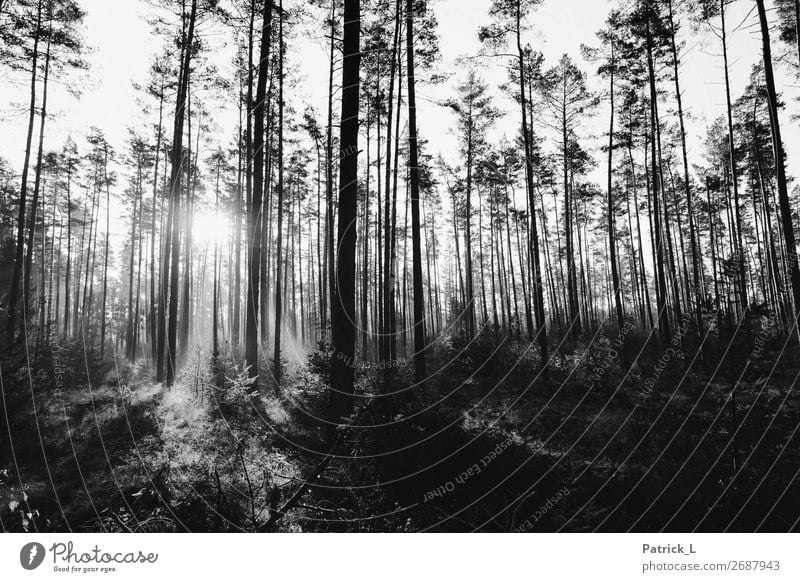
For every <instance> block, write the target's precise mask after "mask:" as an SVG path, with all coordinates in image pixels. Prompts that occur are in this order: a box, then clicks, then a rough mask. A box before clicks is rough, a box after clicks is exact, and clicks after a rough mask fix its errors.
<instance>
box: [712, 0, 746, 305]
mask: <svg viewBox="0 0 800 582" xmlns="http://www.w3.org/2000/svg"><path fill="white" fill-rule="evenodd" d="M719 9H720V18H721V20H722V58H723V67H724V69H725V99H726V104H727V118H728V150H729V151H728V158H729V162H730V169H731V184H732V186H733V215H734V220H735V230H736V264H737V266H738V271H739V273H738V275H739V284H738V285H737V288H738V290H739V294H738V295H739V303H740V308H741V310H742V315H744V313H745V312H746V311H747V276H746V274H745V269H746V257H745V250H744V240H743V237H742V215H741V209H740V208H739V175H738V173H737V171H736V149H735V148H736V146H735V144H734V141H733V113H732V107H731V83H730V77H729V73H728V39H727V31H726V30H725V0H719Z"/></svg>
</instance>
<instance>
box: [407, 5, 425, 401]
mask: <svg viewBox="0 0 800 582" xmlns="http://www.w3.org/2000/svg"><path fill="white" fill-rule="evenodd" d="M406 58H407V59H408V64H407V68H408V149H409V164H410V166H411V168H410V178H411V246H412V257H411V263H412V270H413V286H414V379H415V380H416V382H417V384H418V387H421V386H419V384H421V383H423V382H424V381H425V377H426V376H427V372H426V370H425V295H424V291H423V281H422V241H421V239H420V228H421V226H420V213H419V196H420V193H419V149H418V144H417V96H416V87H415V78H414V2H413V0H406Z"/></svg>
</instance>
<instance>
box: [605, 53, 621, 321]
mask: <svg viewBox="0 0 800 582" xmlns="http://www.w3.org/2000/svg"><path fill="white" fill-rule="evenodd" d="M615 56H616V55H615V54H614V44H613V41H612V44H611V63H610V65H611V68H610V72H611V80H610V83H609V93H610V97H611V114H610V116H609V117H610V120H609V127H608V249H609V258H610V261H611V282H612V284H613V286H614V306H615V307H616V310H617V326H618V327H619V329H620V330H621V329H622V328H623V327H624V326H625V312H624V311H623V310H622V289H620V284H619V271H618V270H617V269H618V267H617V237H616V228H615V225H614V196H613V190H612V169H613V164H614V72H615V66H616V62H615V60H614V58H615Z"/></svg>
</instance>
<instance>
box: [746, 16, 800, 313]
mask: <svg viewBox="0 0 800 582" xmlns="http://www.w3.org/2000/svg"><path fill="white" fill-rule="evenodd" d="M756 6H757V7H758V19H759V23H760V24H761V43H762V50H763V55H764V77H765V78H766V81H767V104H768V106H769V119H770V125H771V126H772V148H773V153H774V157H775V174H776V177H777V181H778V205H779V207H780V209H781V227H782V231H783V238H784V241H785V244H786V252H787V258H788V267H789V275H790V278H791V285H792V298H793V299H794V311H793V319H795V320H796V319H797V314H798V310H800V266H798V260H797V246H796V245H795V238H794V226H793V225H792V209H791V206H790V205H789V192H788V188H787V184H786V168H785V165H784V164H785V162H784V159H783V141H782V139H781V124H780V119H779V117H778V95H777V92H776V90H775V77H774V73H773V71H772V48H771V46H770V40H769V24H768V22H767V13H766V10H765V8H764V0H756Z"/></svg>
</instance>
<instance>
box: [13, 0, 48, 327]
mask: <svg viewBox="0 0 800 582" xmlns="http://www.w3.org/2000/svg"><path fill="white" fill-rule="evenodd" d="M42 3H43V0H39V2H38V3H37V5H36V29H35V30H34V33H33V34H34V40H33V58H32V63H31V85H30V87H31V88H30V105H29V110H28V132H27V137H26V141H25V161H24V162H23V164H22V178H21V180H20V184H21V185H20V194H19V213H18V215H17V241H16V249H15V255H14V274H13V276H12V279H11V290H10V291H9V300H8V322H7V324H6V333H7V334H8V336H9V337H10V338H13V337H14V333H15V332H16V314H17V307H19V305H18V303H19V297H18V296H19V287H20V282H21V279H22V272H23V265H24V261H25V254H24V253H25V206H26V204H27V203H28V172H29V169H30V162H31V147H32V144H33V123H34V120H35V119H36V78H37V73H38V67H39V37H40V32H41V28H42ZM23 301H24V302H26V303H27V301H28V297H27V295H24V296H23Z"/></svg>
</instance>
